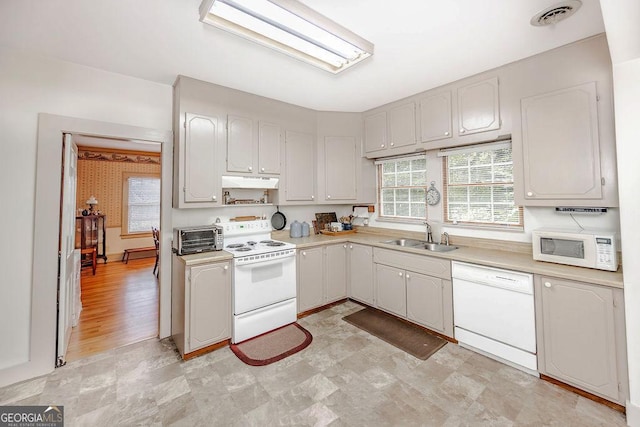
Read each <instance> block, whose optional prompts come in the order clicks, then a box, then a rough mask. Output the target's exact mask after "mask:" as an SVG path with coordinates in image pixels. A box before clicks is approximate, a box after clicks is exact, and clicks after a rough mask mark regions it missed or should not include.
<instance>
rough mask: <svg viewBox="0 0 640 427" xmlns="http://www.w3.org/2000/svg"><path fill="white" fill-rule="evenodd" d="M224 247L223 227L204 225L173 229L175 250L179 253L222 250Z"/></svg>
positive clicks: (188, 253)
mask: <svg viewBox="0 0 640 427" xmlns="http://www.w3.org/2000/svg"><path fill="white" fill-rule="evenodd" d="M223 247H224V238H223V235H222V227H220V226H219V225H215V224H213V225H203V226H199V227H178V228H174V229H173V251H174V252H175V253H176V254H178V255H190V254H198V253H201V252H211V251H221V250H222V248H223Z"/></svg>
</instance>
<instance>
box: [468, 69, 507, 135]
mask: <svg viewBox="0 0 640 427" xmlns="http://www.w3.org/2000/svg"><path fill="white" fill-rule="evenodd" d="M496 129H500V91H499V85H498V78H497V77H492V78H489V79H486V80H483V81H480V82H477V83H472V84H469V85H466V86H462V87H460V88H458V136H466V135H471V134H474V133H479V132H487V131H491V130H496Z"/></svg>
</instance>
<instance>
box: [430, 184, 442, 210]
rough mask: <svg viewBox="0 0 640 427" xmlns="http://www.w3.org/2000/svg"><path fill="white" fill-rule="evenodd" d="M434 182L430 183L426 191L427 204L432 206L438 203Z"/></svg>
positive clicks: (438, 197) (437, 192)
mask: <svg viewBox="0 0 640 427" xmlns="http://www.w3.org/2000/svg"><path fill="white" fill-rule="evenodd" d="M435 184H436V182H435V181H431V187H429V189H428V190H427V204H429V205H431V206H433V205H437V204H438V202H439V201H440V192H439V191H438V189H437V188H436V186H435Z"/></svg>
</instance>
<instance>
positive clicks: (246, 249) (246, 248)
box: [236, 246, 252, 252]
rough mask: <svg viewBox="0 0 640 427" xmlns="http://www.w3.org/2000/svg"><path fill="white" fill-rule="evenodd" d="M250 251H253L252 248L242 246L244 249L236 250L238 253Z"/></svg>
mask: <svg viewBox="0 0 640 427" xmlns="http://www.w3.org/2000/svg"><path fill="white" fill-rule="evenodd" d="M250 250H252V249H251V248H250V247H248V246H242V247H239V248H238V249H236V252H248V251H250Z"/></svg>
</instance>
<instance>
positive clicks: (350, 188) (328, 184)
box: [324, 136, 359, 201]
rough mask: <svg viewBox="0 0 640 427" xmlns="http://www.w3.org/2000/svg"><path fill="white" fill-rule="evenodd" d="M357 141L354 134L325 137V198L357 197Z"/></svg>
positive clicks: (349, 198) (351, 198)
mask: <svg viewBox="0 0 640 427" xmlns="http://www.w3.org/2000/svg"><path fill="white" fill-rule="evenodd" d="M357 148H358V146H357V143H356V139H355V138H354V137H352V136H328V137H325V139H324V159H325V160H324V168H325V200H326V201H332V200H353V201H355V200H356V199H357V191H356V187H357V177H356V163H357V162H358V161H359V159H358V157H357Z"/></svg>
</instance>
